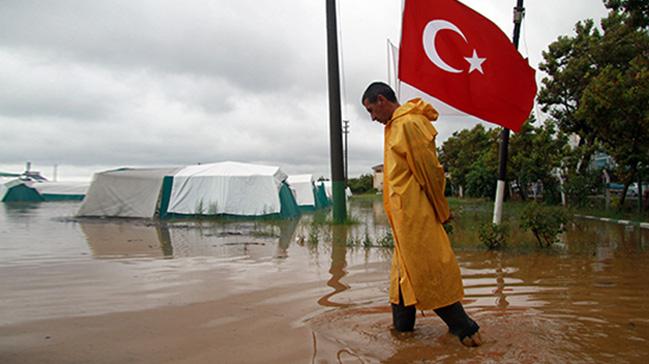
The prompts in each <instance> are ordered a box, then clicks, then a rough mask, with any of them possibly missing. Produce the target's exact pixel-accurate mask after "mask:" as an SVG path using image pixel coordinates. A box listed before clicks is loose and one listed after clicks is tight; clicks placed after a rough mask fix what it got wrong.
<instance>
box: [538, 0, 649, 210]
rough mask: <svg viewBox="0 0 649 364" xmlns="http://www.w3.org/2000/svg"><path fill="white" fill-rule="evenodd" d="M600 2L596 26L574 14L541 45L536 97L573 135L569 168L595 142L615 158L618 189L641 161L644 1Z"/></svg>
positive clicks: (646, 94)
mask: <svg viewBox="0 0 649 364" xmlns="http://www.w3.org/2000/svg"><path fill="white" fill-rule="evenodd" d="M605 4H606V6H607V7H608V8H610V9H611V10H612V11H611V12H610V13H609V15H608V17H606V18H605V19H602V21H601V26H602V32H600V31H599V30H597V29H595V28H594V26H593V24H594V23H593V21H592V20H586V21H584V22H579V23H577V25H576V28H575V33H576V34H575V35H574V36H572V37H567V36H562V37H559V38H558V39H557V41H555V42H554V43H552V44H550V46H549V49H548V51H547V52H544V53H543V57H544V62H543V63H541V65H540V68H541V70H543V71H545V72H546V73H547V74H548V77H546V78H544V79H543V87H542V89H541V92H540V93H539V102H540V103H541V104H542V105H543V110H544V111H546V112H549V113H550V116H551V117H552V120H553V121H554V122H556V123H557V125H558V127H559V129H560V131H562V132H564V133H567V134H570V133H574V134H577V135H578V136H579V137H580V144H579V147H578V148H577V150H576V153H577V154H578V158H574V159H572V161H573V163H576V164H572V165H570V166H569V168H570V169H571V170H576V171H577V172H578V173H579V174H580V175H584V174H585V171H586V167H587V165H588V162H589V161H590V156H591V155H592V153H593V152H594V151H595V150H596V148H598V147H601V148H603V149H604V151H605V152H606V153H608V154H609V155H611V156H612V157H613V158H614V159H615V160H616V162H617V164H618V171H616V172H617V174H618V176H620V177H621V178H622V182H624V184H625V187H624V192H626V190H627V189H628V186H629V184H630V183H631V182H632V181H633V180H634V179H635V178H636V177H637V172H638V166H639V164H640V163H642V164H643V165H646V164H648V163H649V149H648V148H649V143H647V142H646V140H649V139H648V138H649V121H648V118H649V114H648V113H649V108H648V107H647V105H649V61H648V59H649V29H648V27H649V5H648V3H647V1H646V0H605ZM567 160H568V161H570V159H567ZM577 166H579V168H577ZM623 203H624V197H623V199H622V201H621V204H620V206H623Z"/></svg>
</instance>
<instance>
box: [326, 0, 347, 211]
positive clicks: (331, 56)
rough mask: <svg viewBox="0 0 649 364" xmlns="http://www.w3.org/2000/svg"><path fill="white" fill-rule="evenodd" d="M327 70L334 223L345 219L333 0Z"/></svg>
mask: <svg viewBox="0 0 649 364" xmlns="http://www.w3.org/2000/svg"><path fill="white" fill-rule="evenodd" d="M327 66H328V67H327V70H328V75H329V137H330V148H331V152H330V154H331V189H332V193H333V220H334V224H342V223H344V222H345V220H347V200H346V198H345V171H344V166H343V145H342V144H343V141H342V125H341V124H342V123H341V120H342V113H341V111H340V70H339V68H338V29H337V27H336V1H335V0H327Z"/></svg>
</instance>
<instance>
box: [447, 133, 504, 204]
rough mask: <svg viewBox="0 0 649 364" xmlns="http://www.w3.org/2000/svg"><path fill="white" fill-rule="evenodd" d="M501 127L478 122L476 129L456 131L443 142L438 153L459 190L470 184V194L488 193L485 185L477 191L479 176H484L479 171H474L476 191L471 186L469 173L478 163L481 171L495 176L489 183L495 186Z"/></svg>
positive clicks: (474, 187)
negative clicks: (485, 126)
mask: <svg viewBox="0 0 649 364" xmlns="http://www.w3.org/2000/svg"><path fill="white" fill-rule="evenodd" d="M500 130H501V129H499V128H494V129H490V130H487V129H485V128H484V126H482V125H480V124H478V125H476V126H475V127H473V129H463V130H461V131H459V132H455V133H453V135H452V136H451V137H449V138H448V139H447V140H446V141H445V142H444V144H442V147H441V149H440V150H439V153H438V154H439V159H440V162H441V163H442V164H443V165H444V169H445V171H446V172H447V173H448V174H449V175H450V179H449V182H450V183H451V184H452V185H453V188H454V189H455V190H456V191H457V190H460V189H461V190H464V189H465V188H467V193H468V194H469V195H471V196H484V195H485V193H488V191H487V192H485V190H483V189H482V188H479V190H480V191H477V189H476V187H477V186H479V185H480V183H481V182H478V181H477V180H478V179H482V180H484V178H482V177H481V176H479V175H478V174H477V172H474V174H473V175H472V179H473V180H472V183H471V186H472V188H473V191H471V190H470V188H468V182H469V181H468V176H469V173H470V172H471V171H472V170H473V169H475V168H476V167H479V168H480V171H481V173H482V174H488V175H490V176H493V177H492V179H493V183H491V182H490V184H492V185H494V186H495V183H496V176H497V175H496V171H497V166H498V162H497V160H498V159H497V158H498V136H499V131H500ZM474 164H475V165H474ZM485 183H486V182H485ZM490 188H492V189H493V188H495V187H490Z"/></svg>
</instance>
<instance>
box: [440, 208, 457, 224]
mask: <svg viewBox="0 0 649 364" xmlns="http://www.w3.org/2000/svg"><path fill="white" fill-rule="evenodd" d="M454 217H455V216H453V211H450V210H449V212H448V219H446V221H444V222H443V223H442V225H446V224H448V223H450V222H451V220H453V218H454Z"/></svg>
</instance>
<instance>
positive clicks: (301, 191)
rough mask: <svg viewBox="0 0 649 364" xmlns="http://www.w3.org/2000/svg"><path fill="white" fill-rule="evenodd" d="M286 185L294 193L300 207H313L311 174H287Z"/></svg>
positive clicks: (313, 196)
mask: <svg viewBox="0 0 649 364" xmlns="http://www.w3.org/2000/svg"><path fill="white" fill-rule="evenodd" d="M287 181H288V185H289V187H291V190H292V191H293V192H294V193H295V200H296V201H297V204H298V206H300V207H304V206H307V207H315V205H316V203H315V195H314V191H313V190H314V179H313V175H311V174H298V175H291V176H288V179H287Z"/></svg>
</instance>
